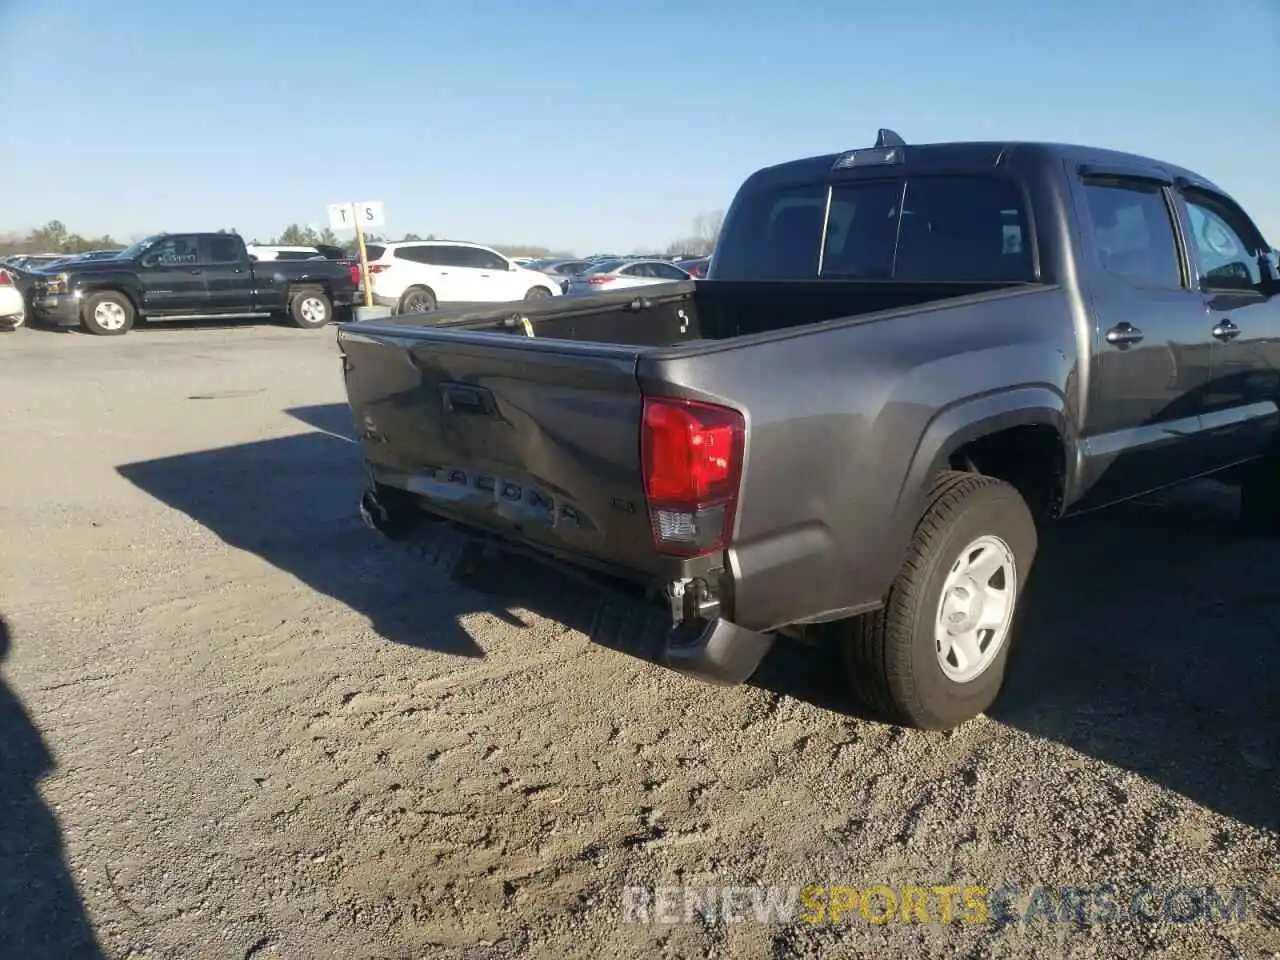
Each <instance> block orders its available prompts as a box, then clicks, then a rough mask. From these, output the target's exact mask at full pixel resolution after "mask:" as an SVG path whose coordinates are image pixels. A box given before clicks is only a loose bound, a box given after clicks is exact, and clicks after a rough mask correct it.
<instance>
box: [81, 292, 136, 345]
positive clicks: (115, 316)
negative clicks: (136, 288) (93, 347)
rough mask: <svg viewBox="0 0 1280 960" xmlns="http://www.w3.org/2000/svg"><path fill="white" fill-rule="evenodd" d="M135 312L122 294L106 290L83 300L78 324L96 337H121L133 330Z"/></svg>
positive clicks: (130, 302)
mask: <svg viewBox="0 0 1280 960" xmlns="http://www.w3.org/2000/svg"><path fill="white" fill-rule="evenodd" d="M136 319H137V311H136V310H134V308H133V303H132V301H130V299H129V298H128V297H126V296H125V295H124V294H123V293H116V292H115V291H114V290H108V291H105V292H103V293H95V294H92V295H91V296H89V297H86V298H85V301H84V306H83V307H81V309H80V324H81V326H83V327H84V328H85V329H86V330H88V331H89V332H90V333H92V334H94V335H95V336H98V337H122V336H124V335H125V334H126V333H128V332H129V331H130V330H132V329H133V324H134V321H135V320H136Z"/></svg>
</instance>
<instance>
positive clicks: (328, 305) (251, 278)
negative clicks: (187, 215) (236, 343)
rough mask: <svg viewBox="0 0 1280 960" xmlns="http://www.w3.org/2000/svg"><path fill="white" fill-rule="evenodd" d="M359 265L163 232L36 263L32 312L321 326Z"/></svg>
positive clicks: (345, 300) (89, 324) (344, 301)
mask: <svg viewBox="0 0 1280 960" xmlns="http://www.w3.org/2000/svg"><path fill="white" fill-rule="evenodd" d="M359 283H360V267H359V265H358V264H356V263H353V262H351V261H346V260H302V261H287V260H274V261H271V262H256V261H255V260H254V259H253V258H252V257H250V255H249V253H248V251H247V250H246V249H245V244H244V240H243V239H241V238H240V237H239V236H237V235H235V234H233V233H162V234H156V235H155V236H151V237H147V238H146V239H144V240H139V241H138V242H137V243H135V244H133V245H132V246H130V247H127V248H126V249H124V250H122V251H120V253H119V254H117V255H116V256H114V257H111V258H110V259H102V260H77V261H75V262H73V263H67V264H62V265H60V266H57V267H54V268H51V269H49V270H47V271H43V272H41V273H40V274H39V275H38V276H37V280H36V283H35V289H34V290H33V292H32V307H33V310H32V313H33V314H34V317H35V319H36V320H37V321H38V322H40V323H43V324H47V325H51V326H58V327H83V328H84V329H85V330H87V331H89V332H90V333H94V334H98V335H100V336H119V335H121V334H125V333H128V332H129V330H130V329H132V327H133V324H134V322H135V321H136V320H137V319H138V318H139V317H142V318H145V319H146V320H195V319H222V320H231V319H240V318H246V319H248V318H255V317H275V316H281V317H288V318H289V319H290V320H291V321H292V322H293V323H294V324H296V325H297V326H299V327H305V328H312V327H322V326H324V325H325V324H327V323H329V322H330V321H331V320H332V319H333V318H334V311H335V309H339V310H342V309H346V308H348V307H350V306H352V305H353V304H354V302H355V300H356V293H357V290H358V287H359Z"/></svg>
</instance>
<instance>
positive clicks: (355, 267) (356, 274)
mask: <svg viewBox="0 0 1280 960" xmlns="http://www.w3.org/2000/svg"><path fill="white" fill-rule="evenodd" d="M351 282H352V283H353V284H354V285H355V286H357V287H358V286H360V264H358V263H353V264H352V265H351Z"/></svg>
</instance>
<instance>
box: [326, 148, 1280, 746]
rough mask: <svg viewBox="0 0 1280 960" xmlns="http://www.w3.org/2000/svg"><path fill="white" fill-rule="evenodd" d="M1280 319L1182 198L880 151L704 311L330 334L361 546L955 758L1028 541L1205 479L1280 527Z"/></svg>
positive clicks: (458, 317) (1225, 209)
mask: <svg viewBox="0 0 1280 960" xmlns="http://www.w3.org/2000/svg"><path fill="white" fill-rule="evenodd" d="M1278 294H1280V280H1278V277H1277V268H1276V264H1275V263H1274V261H1273V257H1272V254H1271V250H1270V247H1269V245H1268V244H1267V243H1266V242H1265V241H1264V239H1263V237H1262V234H1261V233H1260V231H1259V229H1258V227H1257V226H1256V225H1255V224H1254V223H1253V221H1252V220H1251V219H1250V218H1249V216H1248V214H1246V213H1245V211H1244V210H1242V209H1241V208H1240V206H1239V205H1238V204H1236V203H1235V202H1234V201H1233V200H1232V199H1230V197H1229V196H1228V195H1227V194H1226V193H1225V192H1224V191H1223V190H1221V189H1220V188H1218V187H1217V186H1215V185H1214V184H1213V183H1211V182H1209V181H1208V180H1206V179H1204V178H1203V177H1201V176H1198V175H1197V174H1194V173H1192V172H1190V171H1188V170H1184V169H1180V168H1178V167H1174V166H1171V165H1170V164H1167V163H1163V162H1160V161H1156V160H1150V159H1146V158H1143V157H1139V156H1133V155H1129V154H1123V153H1116V152H1112V151H1107V150H1099V149H1091V148H1086V147H1077V146H1063V145H1056V144H1040V143H946V144H926V145H906V144H904V143H903V142H902V141H901V139H900V138H898V137H897V136H896V135H894V134H892V132H891V131H882V133H881V137H880V140H879V141H878V143H877V146H876V147H874V148H866V149H854V150H850V151H847V152H843V153H836V154H831V155H828V156H820V157H811V158H808V159H804V160H797V161H795V162H791V163H784V164H781V165H778V166H774V167H770V168H768V169H765V170H761V171H759V172H757V173H756V174H754V175H753V176H751V177H750V178H749V179H748V180H747V181H746V183H745V184H743V186H742V187H741V189H740V190H739V192H738V194H737V196H736V198H735V199H734V201H733V203H732V205H731V207H730V209H729V211H728V213H727V216H726V218H725V221H724V227H723V231H722V233H721V236H720V240H719V243H718V245H717V247H716V251H715V254H714V257H713V259H712V262H711V267H710V271H709V273H708V279H707V280H705V281H699V282H697V283H694V282H681V283H673V284H670V285H661V286H652V287H647V288H645V289H644V290H642V291H626V292H622V293H618V294H614V295H603V296H600V297H595V298H585V299H581V300H574V301H572V302H565V301H560V300H556V301H548V302H547V303H545V304H536V305H532V304H511V305H507V306H501V307H494V308H492V309H489V310H486V311H482V312H471V313H455V314H436V315H433V316H431V317H430V318H428V317H425V316H417V317H415V316H405V317H399V318H396V319H395V320H394V321H389V322H373V323H360V324H344V325H342V326H341V327H340V328H339V332H338V341H339V347H340V350H341V353H342V355H343V367H344V370H345V379H346V387H347V393H348V397H349V401H350V406H351V410H352V413H353V416H354V422H355V424H356V428H357V430H358V433H359V438H360V442H361V444H362V446H363V451H364V455H365V457H366V458H367V460H368V468H369V476H370V483H371V485H370V488H369V490H368V491H367V492H366V493H365V495H364V497H363V500H362V503H361V511H362V514H363V515H364V516H365V518H366V521H367V522H369V523H370V524H371V525H372V526H374V527H375V528H376V529H378V530H380V531H382V532H383V533H386V534H387V535H388V536H391V537H393V538H394V537H405V536H409V535H412V536H435V535H437V534H439V535H444V533H445V532H446V531H452V532H451V533H449V535H450V536H455V537H456V536H457V535H458V531H461V533H462V535H464V536H466V537H469V538H474V539H478V540H482V541H484V542H485V544H486V545H487V548H488V549H492V550H498V551H501V550H503V549H509V550H512V551H516V552H522V553H526V554H529V553H532V554H533V555H535V556H537V557H541V558H545V559H546V561H547V562H548V563H549V564H558V565H561V566H568V567H571V568H573V570H575V571H579V572H585V573H587V574H588V575H589V577H592V578H597V579H599V580H600V581H601V582H608V583H610V584H616V583H625V584H634V585H635V595H636V598H637V599H636V601H635V602H636V603H637V604H643V603H645V602H646V601H645V598H646V597H647V598H648V603H649V604H650V608H652V607H653V606H655V605H659V604H660V605H661V606H662V608H663V609H664V610H669V613H670V616H669V618H668V617H667V616H666V615H665V614H663V615H662V616H661V618H660V620H659V624H660V627H661V630H662V632H663V635H664V636H663V639H662V641H661V643H662V648H663V650H664V652H665V659H666V662H667V663H668V664H669V665H671V666H672V667H674V668H676V669H678V670H681V671H684V672H686V673H690V674H693V675H695V676H699V677H701V678H703V679H707V680H712V681H718V682H726V683H735V682H741V681H743V680H745V679H747V678H748V677H749V676H750V675H751V673H752V672H753V671H754V670H755V668H756V667H757V665H758V664H759V662H760V660H761V658H762V657H763V656H764V655H765V653H766V651H768V650H769V649H770V647H771V646H773V645H775V644H782V643H788V642H798V641H800V640H807V641H812V640H818V641H820V642H824V643H827V642H829V643H833V644H837V645H839V646H840V647H841V648H842V649H843V652H844V658H843V659H844V662H845V663H846V664H847V671H848V681H849V685H850V688H851V690H852V692H854V693H855V694H856V695H857V697H858V698H859V699H860V700H861V701H862V702H863V704H864V705H865V706H866V707H869V708H870V709H871V710H873V711H874V712H875V713H876V714H877V715H879V716H881V717H883V718H884V719H885V720H887V721H889V722H893V723H897V724H901V725H905V726H915V727H923V728H932V729H945V728H950V727H953V726H955V725H957V724H959V723H961V722H963V721H965V720H967V719H969V718H971V717H974V716H975V715H977V714H979V713H981V712H982V711H984V710H985V709H987V708H988V707H989V706H990V705H991V704H992V702H993V701H994V700H995V698H996V696H997V694H998V693H999V690H1000V687H1001V685H1002V683H1003V680H1004V674H1005V666H1006V660H1007V657H1008V655H1009V651H1010V647H1011V643H1012V637H1013V634H1014V633H1015V631H1014V623H1015V614H1016V611H1017V604H1018V599H1019V597H1020V596H1021V595H1022V593H1023V588H1024V586H1025V584H1026V581H1027V577H1028V575H1029V574H1030V573H1031V569H1032V564H1033V563H1034V560H1035V555H1036V549H1037V529H1038V527H1039V526H1040V524H1041V523H1042V522H1044V521H1048V520H1050V519H1055V518H1059V517H1063V516H1066V515H1071V514H1076V513H1079V512H1082V511H1086V510H1091V509H1095V508H1098V507H1101V506H1105V505H1108V504H1113V503H1116V502H1117V501H1120V500H1124V499H1127V498H1131V497H1134V496H1136V495H1139V494H1143V493H1146V492H1148V491H1151V490H1155V489H1158V488H1161V487H1165V486H1168V485H1171V484H1174V483H1177V482H1180V481H1184V480H1188V479H1190V478H1193V477H1197V476H1202V475H1206V474H1211V473H1221V474H1223V475H1224V476H1228V477H1230V479H1231V480H1232V481H1234V482H1237V483H1239V484H1241V485H1242V488H1243V496H1242V503H1243V504H1244V509H1245V511H1246V512H1247V513H1248V515H1249V517H1250V520H1251V522H1254V523H1258V524H1266V525H1269V526H1273V527H1274V526H1276V525H1277V518H1278V517H1280V509H1278V507H1280V497H1278V496H1277V494H1276V489H1277V486H1276V485H1277V483H1278V482H1280V467H1278V466H1277V464H1278V463H1280V460H1277V446H1276V438H1277V425H1278V419H1280V417H1278V411H1277V398H1278V397H1280V296H1278Z"/></svg>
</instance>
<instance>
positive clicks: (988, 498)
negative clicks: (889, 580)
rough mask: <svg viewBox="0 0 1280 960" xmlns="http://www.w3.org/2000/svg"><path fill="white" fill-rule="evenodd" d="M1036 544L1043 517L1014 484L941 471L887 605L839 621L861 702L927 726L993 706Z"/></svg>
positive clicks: (895, 719)
mask: <svg viewBox="0 0 1280 960" xmlns="http://www.w3.org/2000/svg"><path fill="white" fill-rule="evenodd" d="M1036 547H1037V540H1036V527H1035V521H1034V520H1033V518H1032V515H1031V511H1030V510H1029V509H1028V508H1027V505H1026V503H1025V502H1024V501H1023V499H1022V497H1021V496H1020V495H1019V494H1018V491H1017V490H1015V489H1014V488H1013V487H1012V486H1010V485H1009V484H1007V483H1004V482H1003V481H1001V480H997V479H995V478H993V477H985V476H980V475H977V474H968V473H956V472H948V473H944V474H942V475H941V476H940V477H939V479H938V481H937V483H935V485H934V487H933V490H932V492H931V497H930V504H929V508H928V510H926V512H925V515H924V517H923V518H922V519H921V520H920V523H919V525H918V526H917V527H916V531H915V535H914V537H913V538H912V541H911V546H910V547H909V549H908V551H907V557H906V560H905V562H904V563H903V567H902V571H901V572H900V573H899V574H898V578H897V580H895V581H894V584H893V586H892V588H891V589H890V591H889V596H888V599H887V601H886V603H885V606H884V608H883V609H882V610H879V611H877V612H875V613H872V614H867V615H866V616H862V617H858V618H855V619H853V620H851V621H848V622H847V623H845V624H842V625H840V626H841V627H843V628H844V629H847V631H848V633H847V635H846V636H845V638H844V639H845V654H846V663H847V666H848V670H849V679H850V682H851V684H852V686H853V689H854V691H855V693H856V695H857V696H858V699H859V700H861V701H862V703H863V704H864V705H865V706H867V707H869V708H870V709H872V710H873V711H874V712H875V713H876V714H877V715H879V716H880V717H882V718H883V719H885V720H887V721H889V722H891V723H897V724H900V725H902V726H908V727H917V728H921V729H926V730H945V729H950V728H952V727H955V726H958V725H960V724H961V723H963V722H965V721H966V720H970V719H972V718H973V717H976V716H978V715H979V714H981V713H982V712H983V711H985V710H986V709H987V708H989V707H990V706H991V704H992V703H994V702H995V699H996V697H997V695H998V694H999V692H1000V688H1001V686H1002V685H1003V683H1004V674H1005V666H1006V663H1007V661H1008V658H1009V650H1010V646H1011V640H1012V633H1013V627H1014V621H1015V615H1016V612H1017V602H1018V599H1019V597H1020V596H1021V594H1022V589H1023V586H1024V585H1025V583H1026V578H1027V574H1028V573H1029V572H1030V570H1031V565H1032V563H1033V562H1034V560H1035V555H1036Z"/></svg>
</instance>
